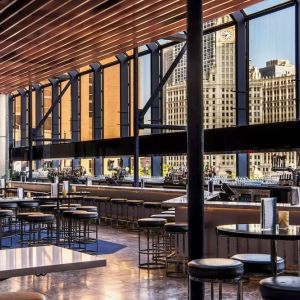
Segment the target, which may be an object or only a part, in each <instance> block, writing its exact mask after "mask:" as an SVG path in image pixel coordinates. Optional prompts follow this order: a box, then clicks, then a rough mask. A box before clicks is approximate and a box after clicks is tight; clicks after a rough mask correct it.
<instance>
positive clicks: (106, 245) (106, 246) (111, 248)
mask: <svg viewBox="0 0 300 300" xmlns="http://www.w3.org/2000/svg"><path fill="white" fill-rule="evenodd" d="M44 236H45V235H44V234H42V237H44ZM19 241H20V236H19V235H15V236H13V237H12V246H11V239H10V238H3V239H2V246H3V247H5V248H6V247H9V248H20V247H21V244H20V243H19ZM97 243H98V251H97V252H96V250H97V244H96V243H90V244H87V251H88V252H89V251H91V252H95V253H90V254H95V255H96V254H98V255H100V254H113V253H116V252H118V251H120V250H122V249H124V248H125V247H126V245H122V244H117V243H112V242H107V241H103V240H98V242H97ZM60 246H61V247H63V246H64V245H63V244H61V245H60ZM23 247H27V244H23ZM66 248H68V247H66ZM71 249H73V250H79V249H78V244H71ZM83 249H84V248H83V245H81V250H83Z"/></svg>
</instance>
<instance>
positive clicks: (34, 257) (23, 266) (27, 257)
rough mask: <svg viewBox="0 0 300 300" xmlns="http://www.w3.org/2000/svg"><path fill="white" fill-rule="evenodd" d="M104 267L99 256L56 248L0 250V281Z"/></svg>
mask: <svg viewBox="0 0 300 300" xmlns="http://www.w3.org/2000/svg"><path fill="white" fill-rule="evenodd" d="M104 266H106V260H105V259H103V258H100V256H96V255H89V254H85V253H82V252H78V251H74V250H71V249H66V248H62V247H57V246H39V247H27V248H16V249H5V250H0V280H3V279H6V278H10V277H16V276H26V275H45V274H47V273H53V272H62V271H70V270H80V269H89V268H97V267H104Z"/></svg>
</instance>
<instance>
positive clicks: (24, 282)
mask: <svg viewBox="0 0 300 300" xmlns="http://www.w3.org/2000/svg"><path fill="white" fill-rule="evenodd" d="M99 237H100V238H101V239H102V240H106V241H111V242H115V243H120V244H124V245H126V246H127V247H126V248H124V249H122V250H120V251H118V252H116V253H114V254H110V255H105V256H103V257H105V258H106V259H107V267H103V268H97V269H90V270H81V271H68V272H61V273H53V274H48V275H46V276H42V277H36V276H24V277H18V278H11V279H7V280H4V281H2V282H0V286H1V288H0V291H2V292H4V291H18V290H28V291H38V292H41V293H43V294H45V295H46V296H47V299H48V300H50V299H51V300H75V299H78V300H184V299H188V294H187V279H172V278H166V276H165V274H164V271H162V270H161V271H158V270H156V271H151V272H149V273H148V272H147V271H145V270H140V269H139V268H138V267H137V257H138V256H137V243H138V237H137V233H135V232H128V231H125V230H117V229H111V228H110V227H107V226H101V227H100V229H99ZM206 292H207V296H206V297H205V299H210V297H209V296H208V295H209V294H208V293H209V287H207V291H206ZM216 292H217V291H216ZM216 296H217V295H216ZM223 299H236V297H235V287H234V286H231V285H225V286H224V296H223ZM244 299H246V300H254V299H255V300H256V299H261V298H260V296H259V291H258V283H257V282H252V283H250V284H249V283H248V284H246V285H245V286H244ZM12 300H13V299H12Z"/></svg>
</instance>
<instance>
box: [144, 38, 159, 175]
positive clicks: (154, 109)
mask: <svg viewBox="0 0 300 300" xmlns="http://www.w3.org/2000/svg"><path fill="white" fill-rule="evenodd" d="M147 47H148V49H149V50H150V57H151V94H153V93H154V91H155V88H156V87H157V86H158V85H159V82H160V65H159V48H158V45H157V44H156V43H151V44H148V45H147ZM151 124H152V125H153V124H155V125H161V124H162V122H161V93H159V94H158V95H157V97H156V98H155V99H154V100H153V103H152V105H151ZM151 133H152V134H156V133H161V130H160V129H157V128H153V129H151ZM151 174H152V176H161V175H162V158H161V156H156V155H152V156H151Z"/></svg>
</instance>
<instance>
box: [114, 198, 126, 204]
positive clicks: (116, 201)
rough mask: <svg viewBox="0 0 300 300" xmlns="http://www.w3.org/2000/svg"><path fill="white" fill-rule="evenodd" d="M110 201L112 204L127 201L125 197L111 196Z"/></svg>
mask: <svg viewBox="0 0 300 300" xmlns="http://www.w3.org/2000/svg"><path fill="white" fill-rule="evenodd" d="M110 201H111V202H112V203H114V204H124V203H126V202H127V199H124V198H111V199H110Z"/></svg>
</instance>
